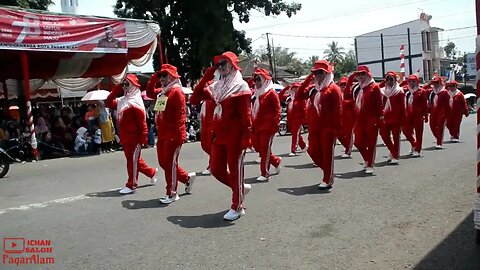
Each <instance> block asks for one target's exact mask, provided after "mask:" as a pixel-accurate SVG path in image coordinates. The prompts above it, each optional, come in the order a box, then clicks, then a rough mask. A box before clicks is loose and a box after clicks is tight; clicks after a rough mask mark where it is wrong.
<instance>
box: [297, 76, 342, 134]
mask: <svg viewBox="0 0 480 270" xmlns="http://www.w3.org/2000/svg"><path fill="white" fill-rule="evenodd" d="M301 88H302V86H300V87H299V90H301V91H299V93H300V95H299V97H300V98H302V99H308V98H310V103H311V106H310V108H309V109H308V111H307V119H308V131H309V132H319V131H321V130H323V129H333V130H335V132H336V134H337V135H340V134H341V128H342V124H341V123H342V119H341V116H342V106H341V104H342V91H341V90H340V87H339V86H338V85H336V84H335V83H331V84H330V85H329V86H328V87H327V88H326V89H325V90H323V91H321V92H320V95H321V96H320V113H318V112H317V108H316V107H315V105H314V102H315V95H312V97H309V96H308V95H309V91H306V90H303V89H301ZM306 89H311V88H306Z"/></svg>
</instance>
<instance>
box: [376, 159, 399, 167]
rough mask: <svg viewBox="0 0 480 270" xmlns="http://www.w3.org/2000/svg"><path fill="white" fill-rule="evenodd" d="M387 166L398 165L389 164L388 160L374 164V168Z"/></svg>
mask: <svg viewBox="0 0 480 270" xmlns="http://www.w3.org/2000/svg"><path fill="white" fill-rule="evenodd" d="M387 166H388V167H390V166H391V167H395V166H398V164H390V161H388V160H386V161H382V162H376V163H375V167H387Z"/></svg>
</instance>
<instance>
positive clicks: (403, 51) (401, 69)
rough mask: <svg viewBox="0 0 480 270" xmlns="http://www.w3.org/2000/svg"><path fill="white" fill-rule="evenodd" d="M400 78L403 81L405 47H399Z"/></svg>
mask: <svg viewBox="0 0 480 270" xmlns="http://www.w3.org/2000/svg"><path fill="white" fill-rule="evenodd" d="M400 76H401V79H402V82H403V81H405V45H401V46H400Z"/></svg>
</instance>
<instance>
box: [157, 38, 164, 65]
mask: <svg viewBox="0 0 480 270" xmlns="http://www.w3.org/2000/svg"><path fill="white" fill-rule="evenodd" d="M157 41H158V42H157V44H158V58H159V60H160V66H162V65H163V48H162V38H161V37H160V35H157Z"/></svg>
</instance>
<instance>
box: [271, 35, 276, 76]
mask: <svg viewBox="0 0 480 270" xmlns="http://www.w3.org/2000/svg"><path fill="white" fill-rule="evenodd" d="M272 51H273V78H274V79H275V82H276V81H277V61H275V45H273V38H272Z"/></svg>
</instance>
